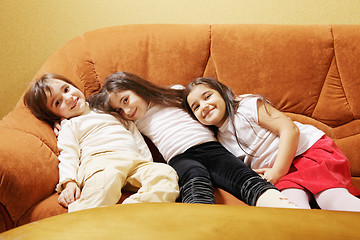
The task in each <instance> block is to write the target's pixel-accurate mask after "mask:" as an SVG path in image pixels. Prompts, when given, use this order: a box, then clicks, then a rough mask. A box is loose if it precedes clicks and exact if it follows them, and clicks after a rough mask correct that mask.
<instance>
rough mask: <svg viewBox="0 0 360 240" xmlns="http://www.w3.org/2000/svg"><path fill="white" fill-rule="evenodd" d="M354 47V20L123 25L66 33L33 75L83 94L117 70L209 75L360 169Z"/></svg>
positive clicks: (179, 79)
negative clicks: (49, 75)
mask: <svg viewBox="0 0 360 240" xmlns="http://www.w3.org/2000/svg"><path fill="white" fill-rule="evenodd" d="M359 54H360V26H354V25H332V26H330V25H303V26H290V25H242V24H234V25H231V24H229V25H226V24H223V25H221V24H220V25H187V24H185V25H181V24H179V25H171V24H170V25H168V24H164V25H162V24H160V25H157V24H155V25H126V26H115V27H109V28H104V29H99V30H95V31H91V32H87V33H85V34H83V35H81V36H79V37H77V38H75V39H73V40H71V41H70V42H68V43H66V44H65V45H64V46H63V47H62V48H60V49H59V50H58V51H56V52H55V53H54V54H53V55H52V56H51V57H50V58H49V59H48V60H47V61H46V62H45V63H44V65H43V66H42V67H41V69H40V70H39V72H38V73H37V74H36V76H35V78H38V77H39V76H41V75H42V74H43V73H45V72H55V73H58V74H62V75H64V76H66V77H68V78H70V79H72V80H73V81H75V83H76V84H77V85H78V86H80V88H82V90H83V91H84V92H85V94H86V96H89V95H90V94H92V93H94V92H96V91H98V90H99V89H100V88H101V85H102V83H103V81H104V79H105V78H106V77H107V76H108V75H109V74H111V73H113V72H117V71H128V72H133V73H136V74H138V75H140V76H142V77H144V78H146V79H148V80H150V81H153V82H155V83H157V84H160V85H171V84H179V83H180V84H183V85H186V84H187V83H189V82H190V81H191V80H193V79H194V78H196V77H200V76H211V77H215V78H217V79H219V80H220V81H221V82H223V83H225V84H226V85H228V86H230V87H231V88H233V89H234V91H235V92H236V93H238V94H243V93H258V94H262V95H264V96H266V97H267V98H269V100H270V101H271V102H272V103H273V104H274V105H275V106H276V107H277V108H279V109H280V110H282V111H284V112H287V114H288V115H289V116H290V117H291V118H293V119H294V120H298V121H301V122H304V123H310V124H313V125H315V126H316V127H318V128H320V129H322V130H323V131H325V132H326V134H328V135H329V136H330V137H332V138H333V139H335V141H336V142H337V144H338V145H339V146H340V147H341V148H342V150H343V151H344V152H345V154H346V155H347V156H348V158H349V160H350V162H351V165H352V173H353V175H354V174H355V175H357V176H360V157H359V156H358V153H357V151H356V147H350V146H356V145H357V146H358V145H359V142H360V138H359V136H358V134H359V132H360V121H359V117H360V98H359V97H358V92H359V90H360V67H359V66H360V58H359V57H358V56H359ZM21 106H22V103H21V101H20V102H19V106H18V107H21Z"/></svg>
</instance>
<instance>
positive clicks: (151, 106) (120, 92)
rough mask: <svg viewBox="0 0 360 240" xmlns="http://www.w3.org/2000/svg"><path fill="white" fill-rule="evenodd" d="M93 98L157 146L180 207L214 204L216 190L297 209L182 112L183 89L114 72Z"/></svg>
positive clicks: (95, 104) (250, 201)
mask: <svg viewBox="0 0 360 240" xmlns="http://www.w3.org/2000/svg"><path fill="white" fill-rule="evenodd" d="M93 99H95V100H94V101H92V102H91V104H92V107H94V108H98V109H99V110H101V111H105V112H108V113H111V114H113V115H114V116H116V117H118V118H119V119H124V120H127V121H135V123H136V126H137V127H138V129H139V131H140V132H141V133H142V134H144V135H145V136H147V137H148V138H149V139H150V140H151V141H152V142H153V143H154V144H155V146H156V147H157V148H158V149H159V151H160V153H161V154H162V155H163V157H164V159H165V160H166V161H167V162H168V164H169V165H170V166H172V167H173V168H174V169H175V170H176V172H177V174H178V176H179V185H180V193H181V194H180V195H181V198H182V202H187V203H209V204H212V203H215V198H214V192H213V185H215V186H217V187H220V188H222V189H224V190H226V191H228V192H230V193H231V194H233V195H234V196H235V197H237V198H239V199H241V200H243V201H244V202H245V203H247V204H249V205H252V206H255V205H256V206H267V207H288V208H296V206H295V205H294V204H292V203H291V202H289V201H288V200H287V199H286V198H284V197H283V196H282V195H281V193H280V192H279V191H278V190H277V189H276V188H275V187H274V186H273V185H272V184H271V183H269V182H267V181H265V180H264V179H263V178H261V177H260V176H259V175H258V174H257V173H255V172H254V171H252V170H251V169H250V168H249V167H248V166H246V165H245V164H244V162H242V161H240V160H239V159H238V158H237V157H235V156H234V155H233V154H231V153H230V152H229V151H227V150H226V149H225V148H224V147H223V146H222V145H221V144H220V143H219V142H218V141H217V140H216V138H215V137H214V135H213V133H212V132H211V131H210V130H209V129H208V128H206V127H204V126H203V125H201V124H200V123H199V122H197V121H196V120H194V119H192V118H191V117H190V116H189V115H188V114H187V113H186V112H185V111H184V110H183V109H182V108H181V107H182V91H181V90H176V89H168V88H162V87H158V86H155V85H153V84H152V83H150V82H148V81H146V80H144V79H142V78H141V77H139V76H137V75H134V74H131V73H127V72H118V73H114V74H111V75H110V76H109V77H107V78H106V79H105V81H104V85H103V88H102V90H101V91H100V92H99V93H98V94H96V95H94V96H93ZM61 131H62V130H61Z"/></svg>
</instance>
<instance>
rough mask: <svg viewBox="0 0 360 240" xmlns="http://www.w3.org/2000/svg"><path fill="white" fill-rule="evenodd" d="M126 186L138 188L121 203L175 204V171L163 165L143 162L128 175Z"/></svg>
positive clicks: (176, 186)
mask: <svg viewBox="0 0 360 240" xmlns="http://www.w3.org/2000/svg"><path fill="white" fill-rule="evenodd" d="M126 184H130V185H131V186H134V187H137V188H139V190H138V191H137V193H135V194H133V195H131V196H130V197H128V198H127V199H125V200H124V202H123V203H141V202H175V200H176V198H177V197H178V196H179V185H178V177H177V174H176V172H175V170H174V169H173V168H172V167H170V166H169V165H166V164H163V163H154V162H145V163H142V164H140V165H139V166H138V167H137V168H135V170H134V171H133V172H132V173H130V175H129V176H128V179H127V181H126Z"/></svg>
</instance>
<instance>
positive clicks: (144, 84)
mask: <svg viewBox="0 0 360 240" xmlns="http://www.w3.org/2000/svg"><path fill="white" fill-rule="evenodd" d="M125 90H131V91H133V92H135V93H136V94H137V95H138V96H140V97H142V98H143V99H144V100H145V101H146V102H148V103H154V104H161V105H165V106H169V107H182V90H176V89H171V88H166V87H160V86H157V85H155V84H153V83H151V82H149V81H147V80H145V79H143V78H141V77H140V76H138V75H136V74H133V73H129V72H116V73H113V74H111V75H109V76H108V77H107V78H106V79H105V81H104V85H103V87H102V89H101V91H100V92H99V93H95V94H93V95H91V96H90V98H89V104H90V107H91V108H92V109H98V110H100V111H103V112H107V113H110V114H112V115H114V116H115V117H117V118H118V119H120V120H122V122H124V120H125V119H123V118H122V117H121V115H120V113H119V112H117V110H116V109H114V108H112V107H111V106H110V104H109V98H110V94H111V93H117V92H119V91H125Z"/></svg>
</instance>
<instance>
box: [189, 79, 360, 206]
mask: <svg viewBox="0 0 360 240" xmlns="http://www.w3.org/2000/svg"><path fill="white" fill-rule="evenodd" d="M184 99H185V101H186V106H187V110H188V112H189V113H190V114H191V115H192V116H193V117H194V118H195V119H197V120H198V121H199V122H201V123H202V124H204V125H206V126H209V127H211V129H213V130H214V131H215V132H216V134H217V138H218V140H219V141H220V142H221V143H222V144H223V145H224V146H225V147H226V148H227V149H228V150H229V151H230V152H232V153H233V154H234V155H236V156H237V157H238V158H240V159H243V161H244V162H245V163H246V164H247V165H248V166H250V167H251V168H253V169H255V171H256V172H258V173H259V174H262V175H263V176H264V178H265V179H266V180H268V181H269V182H271V183H273V184H275V186H276V187H277V188H278V189H280V190H281V192H282V193H283V194H284V195H285V196H287V197H288V198H289V199H290V201H292V202H294V203H295V204H296V205H297V206H299V207H301V208H310V204H309V201H310V200H311V198H312V197H314V199H315V201H316V202H317V204H318V206H319V207H320V208H321V209H328V210H345V211H360V199H359V198H357V197H355V196H358V195H360V191H359V190H358V189H356V188H355V187H354V186H353V185H352V184H351V175H350V166H349V162H348V160H347V159H346V157H345V155H344V154H343V153H342V152H341V151H340V149H339V148H338V147H337V146H336V145H335V143H334V142H333V141H332V140H331V139H330V138H329V137H327V136H326V135H325V134H324V132H322V131H320V130H319V129H317V128H315V127H313V126H311V125H305V124H301V123H298V122H293V121H291V120H290V119H289V118H288V117H286V116H285V115H284V114H283V113H281V112H280V111H278V110H276V109H275V108H274V107H272V106H271V105H270V104H269V102H268V101H266V100H265V99H263V98H262V97H260V96H257V95H243V96H236V95H235V94H234V93H233V91H232V90H231V89H230V88H228V87H227V86H225V85H224V84H222V83H220V82H219V81H217V80H215V79H212V78H197V79H195V80H194V81H193V82H192V83H190V84H189V85H188V86H187V88H186V89H185V97H184Z"/></svg>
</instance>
